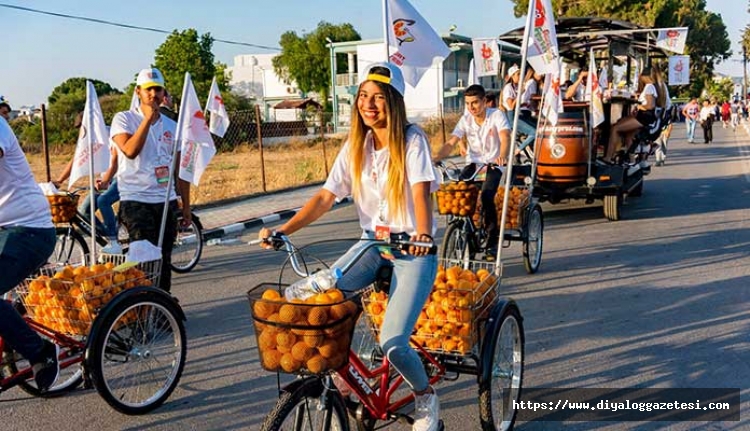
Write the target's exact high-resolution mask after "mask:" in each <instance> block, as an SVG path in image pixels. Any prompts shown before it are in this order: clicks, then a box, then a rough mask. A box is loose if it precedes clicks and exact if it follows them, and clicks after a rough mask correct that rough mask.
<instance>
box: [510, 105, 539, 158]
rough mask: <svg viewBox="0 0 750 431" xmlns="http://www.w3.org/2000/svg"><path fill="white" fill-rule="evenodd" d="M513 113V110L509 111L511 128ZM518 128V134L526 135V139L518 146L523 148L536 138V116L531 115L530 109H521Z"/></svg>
mask: <svg viewBox="0 0 750 431" xmlns="http://www.w3.org/2000/svg"><path fill="white" fill-rule="evenodd" d="M513 115H514V113H513V112H512V111H508V112H507V117H508V124H509V125H510V127H511V130H512V127H513ZM517 129H518V134H521V135H526V139H524V140H523V142H521V145H520V146H519V147H518V148H517V149H518V150H523V149H524V148H526V147H528V146H529V145H531V144H533V143H534V138H536V123H535V122H534V118H533V117H532V116H531V112H530V111H527V110H525V109H524V110H521V112H520V113H519V115H518V127H517Z"/></svg>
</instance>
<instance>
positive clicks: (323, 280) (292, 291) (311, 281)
mask: <svg viewBox="0 0 750 431" xmlns="http://www.w3.org/2000/svg"><path fill="white" fill-rule="evenodd" d="M342 275H344V274H343V273H342V272H341V269H339V268H330V269H323V270H320V271H318V272H316V273H314V274H312V275H310V276H308V277H305V278H303V279H302V280H299V281H297V282H295V283H293V284H291V285H289V287H287V288H286V289H284V297H285V298H286V300H287V301H291V300H292V299H302V300H305V299H307V298H309V297H311V296H313V295H315V294H318V293H321V292H325V291H326V290H328V289H332V288H334V287H336V283H337V282H338V281H339V279H340V278H341V276H342Z"/></svg>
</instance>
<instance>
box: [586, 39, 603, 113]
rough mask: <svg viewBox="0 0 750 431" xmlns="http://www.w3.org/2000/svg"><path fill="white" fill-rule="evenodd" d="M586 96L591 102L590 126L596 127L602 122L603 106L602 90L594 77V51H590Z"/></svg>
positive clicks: (597, 79)
mask: <svg viewBox="0 0 750 431" xmlns="http://www.w3.org/2000/svg"><path fill="white" fill-rule="evenodd" d="M586 95H587V96H588V97H589V100H590V101H591V102H590V103H591V125H592V126H593V127H596V126H598V125H599V124H601V123H603V122H604V104H603V103H602V89H601V87H599V78H598V77H597V76H596V60H595V59H594V50H593V49H591V50H590V56H589V76H588V77H587V78H586Z"/></svg>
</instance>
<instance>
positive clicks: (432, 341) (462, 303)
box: [362, 259, 500, 356]
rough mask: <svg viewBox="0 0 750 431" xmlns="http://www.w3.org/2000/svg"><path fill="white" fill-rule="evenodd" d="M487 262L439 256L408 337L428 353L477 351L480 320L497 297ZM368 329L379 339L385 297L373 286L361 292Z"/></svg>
mask: <svg viewBox="0 0 750 431" xmlns="http://www.w3.org/2000/svg"><path fill="white" fill-rule="evenodd" d="M492 271H494V264H493V263H491V262H478V261H469V262H463V261H461V262H459V261H452V260H448V259H441V260H440V264H439V267H438V272H437V275H436V277H435V282H434V283H433V287H432V293H431V294H430V297H429V298H428V299H427V302H426V303H425V305H424V307H423V308H422V311H421V312H420V314H419V318H418V319H417V324H416V327H415V329H414V333H413V334H412V340H413V341H414V342H415V343H418V344H419V345H421V346H422V347H424V348H425V349H426V350H428V351H430V352H432V353H439V354H447V355H454V356H471V355H473V354H477V353H478V347H479V346H478V344H479V340H480V339H481V337H480V335H481V334H480V332H481V327H482V325H481V321H482V319H485V318H486V317H487V314H488V312H489V310H490V309H491V307H492V306H493V305H494V304H495V302H496V300H497V297H498V295H497V290H498V288H499V285H500V283H499V279H498V278H497V277H496V276H495V275H494V274H493V273H492ZM362 303H363V306H364V310H365V315H366V316H367V321H368V323H369V325H370V329H371V330H372V332H373V334H374V335H375V338H376V339H379V335H380V328H381V326H382V325H383V318H384V315H385V309H386V307H387V306H388V297H387V295H386V294H385V293H384V292H377V291H375V290H374V289H370V290H369V291H366V292H365V293H364V294H363V295H362Z"/></svg>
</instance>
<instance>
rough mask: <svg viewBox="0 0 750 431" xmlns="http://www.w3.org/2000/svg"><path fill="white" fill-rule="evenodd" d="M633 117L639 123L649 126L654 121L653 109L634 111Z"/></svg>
mask: <svg viewBox="0 0 750 431" xmlns="http://www.w3.org/2000/svg"><path fill="white" fill-rule="evenodd" d="M635 119H636V120H638V122H639V123H641V124H642V125H643V126H644V127H646V126H650V125H651V124H654V121H656V113H655V112H654V110H653V109H651V110H648V111H642V110H640V109H639V110H638V112H636V113H635Z"/></svg>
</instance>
